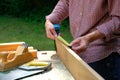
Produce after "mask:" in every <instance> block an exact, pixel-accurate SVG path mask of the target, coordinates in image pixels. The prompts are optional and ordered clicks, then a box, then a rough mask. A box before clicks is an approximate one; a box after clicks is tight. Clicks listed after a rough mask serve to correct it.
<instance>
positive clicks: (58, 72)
mask: <svg viewBox="0 0 120 80" xmlns="http://www.w3.org/2000/svg"><path fill="white" fill-rule="evenodd" d="M42 53H47V54H42ZM37 56H38V59H39V60H40V61H51V62H52V69H51V70H49V71H47V72H44V73H41V74H38V75H34V76H31V77H28V78H24V79H22V80H75V79H74V78H73V76H72V75H71V73H70V72H69V71H68V70H67V68H66V67H65V66H64V64H63V63H62V61H61V60H60V59H59V57H58V56H57V55H56V51H39V52H38V55H37Z"/></svg>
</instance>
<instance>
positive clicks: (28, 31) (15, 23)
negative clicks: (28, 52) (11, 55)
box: [0, 16, 72, 50]
mask: <svg viewBox="0 0 120 80" xmlns="http://www.w3.org/2000/svg"><path fill="white" fill-rule="evenodd" d="M61 32H62V34H63V38H64V39H65V40H66V41H68V42H71V41H72V37H71V34H70V32H69V27H68V22H67V21H65V22H63V24H62V25H61ZM21 41H22V42H26V43H28V45H30V46H33V47H34V48H36V49H38V50H54V42H53V40H50V39H48V38H47V37H46V32H45V27H44V21H42V22H40V23H37V22H28V21H25V20H24V19H20V18H13V17H5V16H0V43H7V42H21Z"/></svg>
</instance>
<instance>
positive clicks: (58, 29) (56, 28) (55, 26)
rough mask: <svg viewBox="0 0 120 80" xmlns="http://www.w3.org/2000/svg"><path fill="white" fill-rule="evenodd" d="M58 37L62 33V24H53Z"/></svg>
mask: <svg viewBox="0 0 120 80" xmlns="http://www.w3.org/2000/svg"><path fill="white" fill-rule="evenodd" d="M53 25H54V28H55V31H56V33H57V35H59V33H60V24H53Z"/></svg>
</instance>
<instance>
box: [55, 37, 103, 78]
mask: <svg viewBox="0 0 120 80" xmlns="http://www.w3.org/2000/svg"><path fill="white" fill-rule="evenodd" d="M55 41H56V46H57V55H58V56H59V57H60V59H61V60H62V62H63V63H64V65H65V66H66V67H67V69H68V70H69V71H70V73H71V74H72V75H73V77H74V78H75V80H104V79H103V78H102V77H101V76H100V75H99V74H98V73H97V72H95V71H94V70H93V69H92V68H91V67H90V66H89V65H88V64H87V63H85V62H84V61H83V60H82V59H81V58H80V57H79V56H78V55H77V54H76V53H75V52H74V51H73V50H71V49H70V48H68V47H67V46H65V45H64V44H63V43H61V41H59V40H58V39H56V40H55Z"/></svg>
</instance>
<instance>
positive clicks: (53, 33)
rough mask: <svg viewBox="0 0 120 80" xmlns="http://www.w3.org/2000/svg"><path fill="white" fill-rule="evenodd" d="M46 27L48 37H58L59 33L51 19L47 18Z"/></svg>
mask: <svg viewBox="0 0 120 80" xmlns="http://www.w3.org/2000/svg"><path fill="white" fill-rule="evenodd" d="M45 28H46V35H47V37H48V38H50V39H53V40H54V39H55V38H56V37H57V33H56V31H55V29H54V26H53V24H52V23H51V22H50V20H46V22H45Z"/></svg>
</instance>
